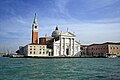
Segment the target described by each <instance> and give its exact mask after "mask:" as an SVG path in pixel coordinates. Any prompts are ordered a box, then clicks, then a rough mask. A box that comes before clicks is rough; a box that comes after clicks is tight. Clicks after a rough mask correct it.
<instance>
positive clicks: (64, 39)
mask: <svg viewBox="0 0 120 80" xmlns="http://www.w3.org/2000/svg"><path fill="white" fill-rule="evenodd" d="M58 37H59V40H57V41H56V40H54V42H53V56H75V55H76V54H78V53H80V43H79V42H77V41H76V40H75V37H76V36H75V35H74V33H71V32H66V33H61V34H60V35H59V36H58Z"/></svg>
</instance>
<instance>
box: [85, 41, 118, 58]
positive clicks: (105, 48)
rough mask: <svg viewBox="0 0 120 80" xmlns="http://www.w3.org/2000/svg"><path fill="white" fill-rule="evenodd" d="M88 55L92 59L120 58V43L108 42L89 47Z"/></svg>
mask: <svg viewBox="0 0 120 80" xmlns="http://www.w3.org/2000/svg"><path fill="white" fill-rule="evenodd" d="M86 54H87V56H90V57H106V56H107V55H116V56H120V43H113V42H106V43H102V44H91V45H89V46H87V49H86Z"/></svg>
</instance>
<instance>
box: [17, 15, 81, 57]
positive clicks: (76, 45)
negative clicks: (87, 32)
mask: <svg viewBox="0 0 120 80" xmlns="http://www.w3.org/2000/svg"><path fill="white" fill-rule="evenodd" d="M75 37H76V35H75V34H74V33H72V32H65V33H62V32H61V31H60V30H59V28H58V27H56V29H55V30H54V31H53V32H52V35H51V37H47V36H45V37H40V38H39V41H38V22H37V17H36V14H35V17H34V21H33V24H32V43H30V44H28V45H26V46H24V47H21V48H20V50H19V51H20V54H24V55H25V56H33V57H37V56H38V57H40V56H79V54H80V42H78V41H76V39H75ZM38 42H39V43H38Z"/></svg>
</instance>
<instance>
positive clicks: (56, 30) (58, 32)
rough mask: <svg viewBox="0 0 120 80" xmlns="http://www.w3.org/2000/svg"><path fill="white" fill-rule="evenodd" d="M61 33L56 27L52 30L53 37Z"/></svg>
mask: <svg viewBox="0 0 120 80" xmlns="http://www.w3.org/2000/svg"><path fill="white" fill-rule="evenodd" d="M59 35H60V30H59V29H58V27H56V29H55V31H53V32H52V37H58V36H59Z"/></svg>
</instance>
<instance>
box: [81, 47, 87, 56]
mask: <svg viewBox="0 0 120 80" xmlns="http://www.w3.org/2000/svg"><path fill="white" fill-rule="evenodd" d="M88 46H89V45H81V46H80V49H81V54H80V56H81V57H88V56H89V54H88V51H87V48H88Z"/></svg>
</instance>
